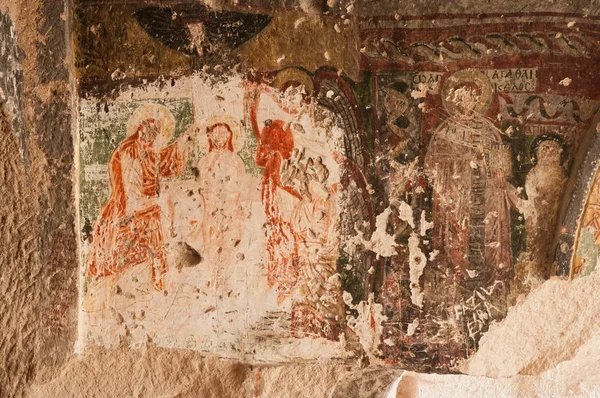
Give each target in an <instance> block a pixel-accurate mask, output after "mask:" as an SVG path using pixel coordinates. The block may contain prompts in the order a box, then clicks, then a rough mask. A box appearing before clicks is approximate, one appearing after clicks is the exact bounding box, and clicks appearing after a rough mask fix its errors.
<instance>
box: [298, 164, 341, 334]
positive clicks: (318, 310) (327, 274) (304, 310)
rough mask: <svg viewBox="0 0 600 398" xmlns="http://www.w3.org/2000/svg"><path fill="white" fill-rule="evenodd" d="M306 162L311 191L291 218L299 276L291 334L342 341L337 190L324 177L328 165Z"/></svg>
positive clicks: (309, 190) (304, 194)
mask: <svg viewBox="0 0 600 398" xmlns="http://www.w3.org/2000/svg"><path fill="white" fill-rule="evenodd" d="M307 163H308V164H307V166H308V167H307V168H309V170H308V172H305V173H304V174H305V176H306V178H305V184H304V185H305V186H306V189H307V192H305V193H304V192H303V199H302V200H301V201H300V202H299V203H298V204H297V205H296V207H295V209H294V212H293V215H292V226H293V230H294V235H295V239H296V244H297V248H298V249H297V250H298V274H299V275H298V282H297V284H296V286H295V288H294V289H295V294H294V295H293V298H292V320H291V332H292V336H294V337H324V338H326V339H329V340H338V339H339V336H340V333H341V330H340V326H339V325H340V324H341V322H342V319H344V306H343V301H342V287H341V280H340V278H339V274H337V259H338V254H339V233H338V222H337V215H338V210H337V203H336V195H335V190H336V187H329V186H328V184H327V173H320V169H319V166H321V167H324V166H323V164H322V163H321V162H319V160H317V161H312V159H311V158H309V162H307ZM325 170H326V169H325Z"/></svg>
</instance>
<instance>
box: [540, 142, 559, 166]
mask: <svg viewBox="0 0 600 398" xmlns="http://www.w3.org/2000/svg"><path fill="white" fill-rule="evenodd" d="M561 154H562V148H561V147H560V145H559V144H558V143H556V142H554V141H544V142H542V143H540V145H539V146H538V148H537V151H536V155H537V160H538V164H540V163H541V164H560V155H561Z"/></svg>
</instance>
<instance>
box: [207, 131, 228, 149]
mask: <svg viewBox="0 0 600 398" xmlns="http://www.w3.org/2000/svg"><path fill="white" fill-rule="evenodd" d="M230 134H231V133H230V132H229V130H227V127H225V126H217V127H215V128H213V129H212V130H211V131H210V132H209V133H208V138H209V139H210V140H211V141H212V143H213V145H214V146H215V147H216V148H217V149H223V148H225V146H226V145H227V141H229V136H230Z"/></svg>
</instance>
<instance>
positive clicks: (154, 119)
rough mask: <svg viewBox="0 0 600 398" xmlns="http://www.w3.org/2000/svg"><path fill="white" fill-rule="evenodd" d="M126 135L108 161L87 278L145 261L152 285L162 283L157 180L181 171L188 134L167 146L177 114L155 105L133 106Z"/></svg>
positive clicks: (163, 264) (163, 261)
mask: <svg viewBox="0 0 600 398" xmlns="http://www.w3.org/2000/svg"><path fill="white" fill-rule="evenodd" d="M127 127H128V137H127V138H126V139H125V140H123V142H121V143H120V144H119V145H118V146H117V148H116V149H115V150H114V151H113V153H112V155H111V157H110V160H109V164H108V170H109V177H110V197H109V199H108V201H107V202H106V204H105V205H104V207H103V209H102V211H101V212H100V215H99V216H98V219H97V220H96V223H95V225H94V228H93V231H92V234H91V237H90V243H91V248H90V252H89V254H88V256H87V259H86V270H87V274H88V276H90V277H104V276H109V275H114V274H118V273H120V272H122V271H124V270H125V269H127V268H130V267H132V266H135V265H139V264H147V266H148V270H149V272H150V274H151V281H152V285H153V287H154V288H155V289H156V290H159V291H160V290H162V289H163V288H164V276H165V274H166V272H167V259H166V252H165V246H164V242H163V236H164V232H163V228H162V225H161V207H160V206H159V204H158V202H157V199H158V197H159V195H160V180H161V178H163V177H170V176H176V175H180V174H182V173H183V172H184V171H185V167H186V158H187V149H186V148H187V142H188V137H187V135H182V136H181V137H179V138H178V139H177V141H176V142H174V143H173V144H171V145H168V146H167V144H168V142H169V141H170V140H171V138H172V136H173V133H174V129H175V119H174V117H173V115H172V114H171V112H170V111H169V110H168V109H167V108H166V107H164V106H162V105H159V104H146V105H143V106H141V107H139V108H138V109H136V110H135V112H134V114H133V115H132V116H131V118H130V119H129V122H128V126H127Z"/></svg>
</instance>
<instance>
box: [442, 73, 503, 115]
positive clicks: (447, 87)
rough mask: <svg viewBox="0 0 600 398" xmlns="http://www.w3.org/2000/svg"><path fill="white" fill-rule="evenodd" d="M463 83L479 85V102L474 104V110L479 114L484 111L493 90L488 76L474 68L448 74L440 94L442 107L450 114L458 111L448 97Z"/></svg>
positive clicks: (488, 105) (487, 106) (490, 101)
mask: <svg viewBox="0 0 600 398" xmlns="http://www.w3.org/2000/svg"><path fill="white" fill-rule="evenodd" d="M464 83H475V84H476V85H477V87H479V90H480V91H481V96H480V97H479V102H477V104H476V105H475V108H474V110H475V111H476V112H478V113H481V114H483V113H485V112H486V111H487V110H488V108H489V107H490V105H491V104H492V99H493V95H494V90H493V88H492V84H491V83H490V80H489V79H488V77H487V76H486V75H485V74H484V73H483V72H481V71H479V70H476V69H465V70H460V71H458V72H455V73H453V74H452V75H450V76H449V77H448V78H447V79H446V80H445V81H444V83H443V86H442V94H441V95H442V103H443V104H444V108H446V110H447V111H448V113H449V114H452V115H456V114H459V113H460V111H459V110H458V108H457V107H456V105H455V104H454V103H453V102H452V101H449V100H448V99H449V97H451V92H452V90H454V89H455V88H456V87H457V86H460V85H462V84H464Z"/></svg>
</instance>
